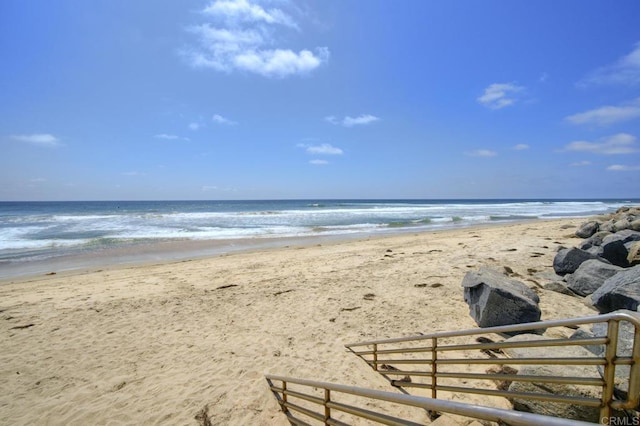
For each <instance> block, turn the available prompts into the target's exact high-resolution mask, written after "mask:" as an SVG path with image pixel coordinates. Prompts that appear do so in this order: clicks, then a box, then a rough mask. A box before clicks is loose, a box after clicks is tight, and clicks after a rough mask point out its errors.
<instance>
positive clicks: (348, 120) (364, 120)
mask: <svg viewBox="0 0 640 426" xmlns="http://www.w3.org/2000/svg"><path fill="white" fill-rule="evenodd" d="M324 120H325V121H326V122H328V123H331V124H335V125H342V126H344V127H353V126H361V125H365V124H370V123H373V122H375V121H378V120H380V118H378V117H376V116H375V115H371V114H361V115H359V116H357V117H350V116H346V117H345V118H343V119H342V120H340V119H339V118H337V117H336V116H334V115H329V116H327V117H325V118H324Z"/></svg>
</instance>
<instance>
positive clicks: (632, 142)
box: [563, 133, 638, 155]
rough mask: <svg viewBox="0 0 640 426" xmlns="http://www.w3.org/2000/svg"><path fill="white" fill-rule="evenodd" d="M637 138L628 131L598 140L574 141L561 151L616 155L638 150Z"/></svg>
mask: <svg viewBox="0 0 640 426" xmlns="http://www.w3.org/2000/svg"><path fill="white" fill-rule="evenodd" d="M636 141H637V138H636V137H635V136H633V135H630V134H628V133H618V134H616V135H612V136H608V137H606V138H602V139H601V140H600V142H588V141H574V142H571V143H570V144H568V145H566V146H565V147H564V149H563V151H579V152H590V153H592V154H602V155H617V154H632V153H634V152H638V148H637V147H636Z"/></svg>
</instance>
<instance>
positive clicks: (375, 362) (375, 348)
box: [373, 343, 378, 371]
mask: <svg viewBox="0 0 640 426" xmlns="http://www.w3.org/2000/svg"><path fill="white" fill-rule="evenodd" d="M373 369H374V370H375V371H378V345H377V344H375V343H374V344H373Z"/></svg>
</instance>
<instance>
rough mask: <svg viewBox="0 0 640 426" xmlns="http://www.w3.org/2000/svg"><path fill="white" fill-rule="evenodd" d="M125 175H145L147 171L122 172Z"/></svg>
mask: <svg viewBox="0 0 640 426" xmlns="http://www.w3.org/2000/svg"><path fill="white" fill-rule="evenodd" d="M122 174H123V175H124V176H145V175H146V173H143V172H136V171H131V172H123V173H122Z"/></svg>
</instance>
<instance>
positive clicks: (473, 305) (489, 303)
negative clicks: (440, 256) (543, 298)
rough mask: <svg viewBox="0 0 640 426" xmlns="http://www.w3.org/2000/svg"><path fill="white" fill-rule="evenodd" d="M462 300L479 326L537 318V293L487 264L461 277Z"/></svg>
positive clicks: (538, 313)
mask: <svg viewBox="0 0 640 426" xmlns="http://www.w3.org/2000/svg"><path fill="white" fill-rule="evenodd" d="M462 287H464V300H465V302H467V304H468V305H469V313H470V314H471V317H472V318H473V319H474V320H475V321H476V323H477V324H478V325H479V326H480V327H493V326H498V325H509V324H520V323H527V322H534V321H540V308H539V307H538V303H539V302H540V298H539V297H538V295H537V294H536V293H535V292H534V291H533V290H531V289H530V288H529V287H527V286H526V285H525V284H523V283H521V282H520V281H517V280H514V279H511V278H508V277H506V276H505V275H503V274H502V273H500V272H498V271H495V270H493V269H490V268H487V267H481V268H480V269H479V270H478V271H469V272H467V274H466V275H465V277H464V279H463V280H462Z"/></svg>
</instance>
